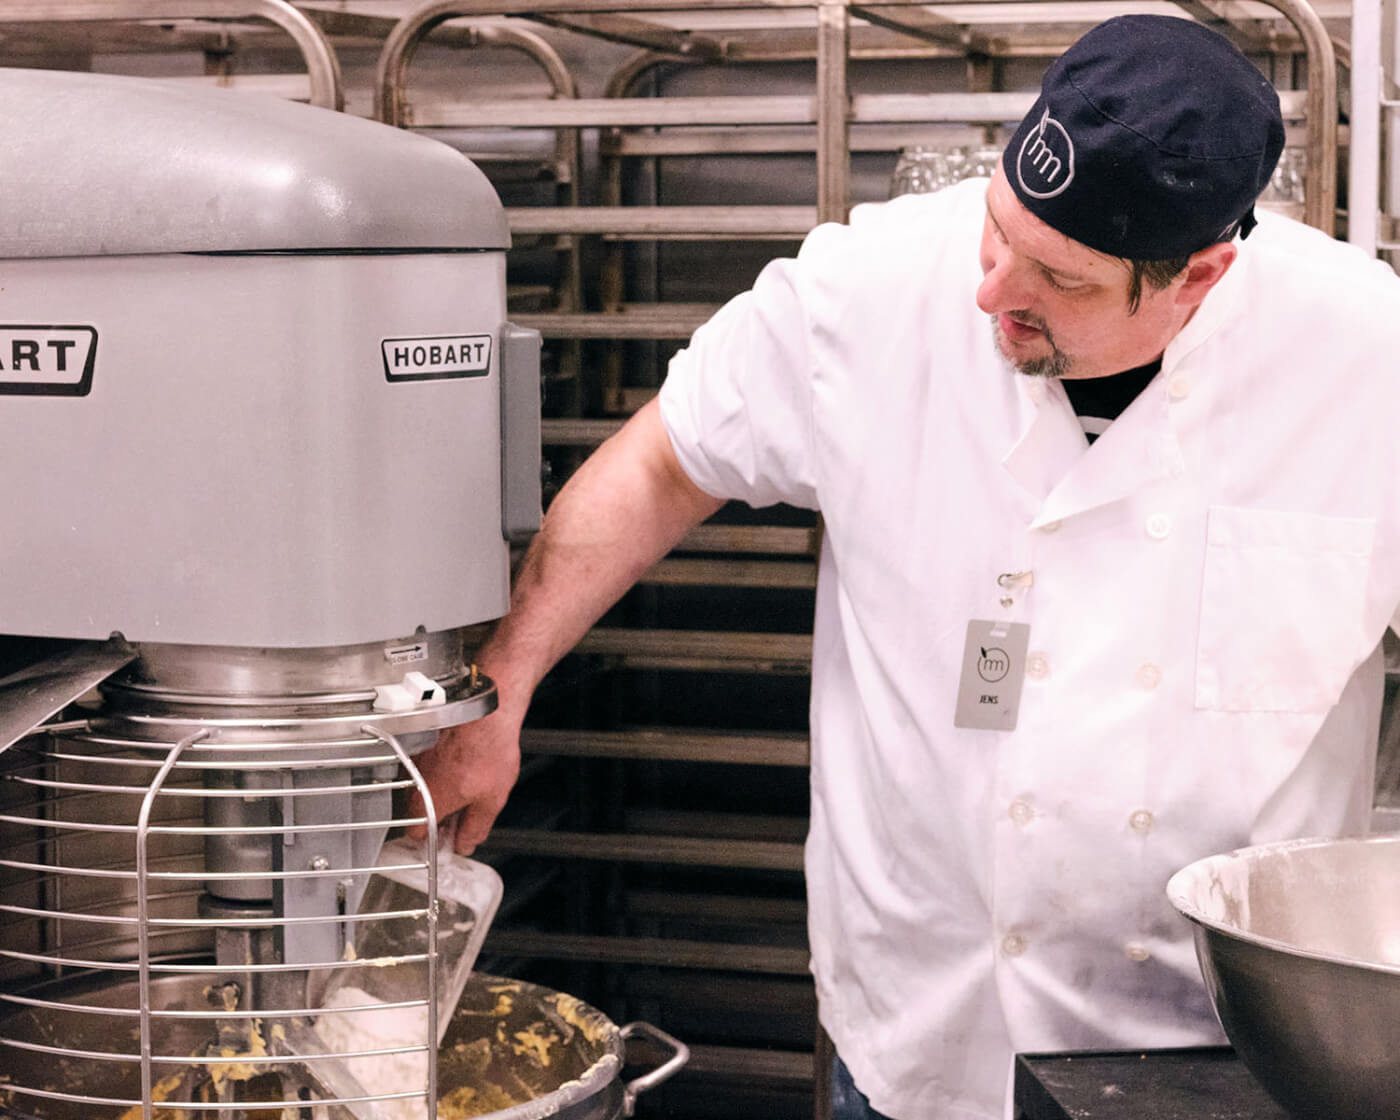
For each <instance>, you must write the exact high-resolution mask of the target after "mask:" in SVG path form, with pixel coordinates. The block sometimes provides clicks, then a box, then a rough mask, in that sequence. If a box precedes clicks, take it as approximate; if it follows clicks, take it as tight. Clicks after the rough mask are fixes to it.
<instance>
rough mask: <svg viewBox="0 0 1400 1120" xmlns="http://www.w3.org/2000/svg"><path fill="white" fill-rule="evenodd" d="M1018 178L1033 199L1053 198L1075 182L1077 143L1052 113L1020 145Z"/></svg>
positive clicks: (1043, 116)
mask: <svg viewBox="0 0 1400 1120" xmlns="http://www.w3.org/2000/svg"><path fill="white" fill-rule="evenodd" d="M1016 177H1017V178H1018V179H1020V180H1021V189H1022V190H1024V191H1025V192H1026V193H1027V194H1028V195H1030V196H1031V197H1032V198H1054V197H1055V196H1056V195H1057V194H1059V193H1060V192H1061V191H1063V190H1064V189H1065V188H1066V187H1068V186H1069V185H1070V183H1072V182H1073V181H1074V142H1073V141H1072V140H1070V138H1069V133H1068V132H1066V131H1065V130H1064V126H1063V125H1061V124H1060V122H1059V121H1057V120H1055V119H1054V118H1053V117H1051V116H1050V110H1049V109H1046V110H1045V112H1044V113H1042V114H1041V117H1040V123H1039V124H1037V125H1036V126H1035V128H1034V129H1033V130H1032V131H1031V132H1030V133H1029V134H1027V136H1026V138H1025V139H1024V140H1023V141H1022V142H1021V151H1020V152H1019V153H1018V154H1017V157H1016Z"/></svg>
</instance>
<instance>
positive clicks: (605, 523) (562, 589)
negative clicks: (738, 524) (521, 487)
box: [478, 402, 721, 715]
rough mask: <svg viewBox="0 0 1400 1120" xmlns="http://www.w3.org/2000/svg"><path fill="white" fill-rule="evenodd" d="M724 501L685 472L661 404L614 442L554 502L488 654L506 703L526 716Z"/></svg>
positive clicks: (486, 662) (484, 655)
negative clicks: (542, 690) (600, 628)
mask: <svg viewBox="0 0 1400 1120" xmlns="http://www.w3.org/2000/svg"><path fill="white" fill-rule="evenodd" d="M720 504H721V503H720V501H719V500H717V499H715V498H712V497H710V496H709V495H707V494H705V493H704V492H703V491H701V490H699V489H698V488H697V487H695V485H694V484H693V483H691V482H690V480H689V479H688V478H687V477H686V476H685V475H684V473H683V472H682V471H681V468H680V465H679V463H677V462H676V459H675V456H674V454H673V453H672V451H671V447H670V443H669V441H668V439H667V437H666V433H665V430H664V429H663V427H662V425H661V419H660V413H659V410H658V408H657V405H656V403H655V402H653V403H651V404H649V405H648V406H647V407H646V408H644V409H643V410H642V411H641V412H639V413H638V414H637V416H635V417H634V418H633V419H632V420H631V421H630V422H629V423H628V424H627V425H626V426H625V427H624V428H623V430H622V431H621V432H619V433H618V434H617V435H615V436H613V437H612V438H611V439H610V440H608V441H607V442H606V443H604V444H603V445H602V447H600V448H599V449H598V451H597V452H596V453H595V454H594V455H593V456H591V457H590V458H589V459H588V460H587V461H586V462H585V463H584V464H583V466H582V467H580V468H579V470H578V471H577V472H576V473H575V474H574V476H573V477H572V478H571V479H570V480H569V482H568V484H567V485H566V486H565V487H564V489H563V490H562V491H561V492H560V493H559V495H558V496H557V497H556V498H555V500H554V502H553V503H552V504H551V505H550V508H549V512H548V514H547V516H546V517H545V521H544V526H543V528H542V530H541V532H540V533H539V535H538V536H537V537H536V538H535V540H534V542H533V543H532V544H531V546H530V549H529V551H528V552H527V554H526V557H525V560H524V562H523V564H522V565H521V569H520V571H519V573H518V574H517V576H516V580H515V588H514V591H513V592H512V595H511V609H510V613H509V614H508V615H507V616H506V618H505V619H503V620H502V621H501V623H500V625H499V626H498V627H497V630H496V632H495V634H494V635H493V637H492V638H491V640H490V641H489V642H488V643H487V644H486V645H485V646H484V647H483V648H482V650H481V651H480V653H479V655H478V661H479V663H480V665H481V667H482V668H483V669H484V670H485V671H486V672H487V673H488V674H489V675H491V676H493V677H495V678H496V681H497V684H498V685H499V686H500V693H501V700H502V704H503V705H505V704H509V705H511V706H512V707H515V708H516V710H517V713H518V714H520V715H523V708H524V705H525V703H527V702H528V699H529V696H530V694H531V693H532V692H533V691H534V688H535V686H536V685H537V684H538V683H539V681H540V679H541V678H542V677H543V676H544V674H545V673H546V672H548V671H549V669H550V667H551V666H553V665H554V663H555V662H556V661H558V660H559V658H561V657H562V656H563V655H564V654H565V653H567V652H568V651H569V649H571V648H572V647H573V646H574V645H575V644H576V643H577V642H578V640H579V639H580V638H581V637H583V635H584V634H585V633H586V632H587V630H588V628H589V627H590V626H592V625H593V623H594V622H596V621H597V619H598V618H599V616H600V615H602V614H603V612H604V611H606V610H607V609H608V608H609V607H610V606H611V605H612V604H613V603H614V602H616V601H617V599H618V598H620V597H621V595H622V594H623V593H624V592H625V591H626V590H627V589H628V588H629V587H631V586H632V584H633V583H635V582H636V581H637V579H638V578H640V577H641V576H642V575H643V574H644V573H645V572H646V571H647V569H648V568H650V567H651V565H652V564H654V563H655V562H656V561H657V560H658V559H660V558H661V557H662V556H664V555H665V554H666V553H667V552H669V551H670V549H671V548H672V547H673V546H674V545H675V544H676V542H677V541H679V540H680V538H681V537H682V536H684V535H685V533H686V531H687V530H688V529H690V528H691V527H692V526H693V525H695V524H697V523H699V522H700V521H703V520H704V519H705V518H707V517H709V516H710V514H712V513H713V512H714V511H715V510H716V509H718V508H719V506H720Z"/></svg>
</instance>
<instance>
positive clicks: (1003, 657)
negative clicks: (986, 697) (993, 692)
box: [977, 646, 1011, 684]
mask: <svg viewBox="0 0 1400 1120" xmlns="http://www.w3.org/2000/svg"><path fill="white" fill-rule="evenodd" d="M977 652H978V653H980V654H981V655H982V656H981V657H979V658H978V659H977V675H978V676H979V677H981V678H982V679H983V680H984V681H986V682H987V683H988V684H996V682H997V681H999V680H1002V679H1004V678H1005V677H1006V674H1007V673H1009V672H1010V671H1011V658H1010V657H1009V656H1008V655H1007V652H1006V650H1004V649H1002V648H1001V647H1000V646H992V647H990V648H988V647H987V646H981V647H979V649H978V651H977Z"/></svg>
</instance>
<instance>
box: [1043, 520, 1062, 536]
mask: <svg viewBox="0 0 1400 1120" xmlns="http://www.w3.org/2000/svg"><path fill="white" fill-rule="evenodd" d="M1059 528H1060V523H1059V522H1058V521H1047V522H1046V523H1045V524H1044V525H1042V526H1041V527H1040V531H1041V532H1042V533H1055V532H1058V531H1059Z"/></svg>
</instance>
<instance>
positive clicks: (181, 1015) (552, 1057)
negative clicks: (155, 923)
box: [0, 972, 688, 1120]
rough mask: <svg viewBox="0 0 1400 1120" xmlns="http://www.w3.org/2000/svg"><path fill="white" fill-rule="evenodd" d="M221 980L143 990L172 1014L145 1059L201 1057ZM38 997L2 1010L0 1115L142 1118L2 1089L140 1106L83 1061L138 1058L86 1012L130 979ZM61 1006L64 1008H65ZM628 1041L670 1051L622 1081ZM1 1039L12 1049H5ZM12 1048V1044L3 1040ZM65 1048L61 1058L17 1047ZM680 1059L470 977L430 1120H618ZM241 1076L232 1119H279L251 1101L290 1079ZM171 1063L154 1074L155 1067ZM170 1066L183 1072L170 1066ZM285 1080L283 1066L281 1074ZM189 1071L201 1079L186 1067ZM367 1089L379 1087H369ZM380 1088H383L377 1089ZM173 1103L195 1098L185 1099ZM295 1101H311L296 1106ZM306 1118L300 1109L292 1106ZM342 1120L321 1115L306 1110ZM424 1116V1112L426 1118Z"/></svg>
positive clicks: (520, 991)
mask: <svg viewBox="0 0 1400 1120" xmlns="http://www.w3.org/2000/svg"><path fill="white" fill-rule="evenodd" d="M219 982H220V977H219V976H218V975H217V974H214V973H192V974H186V975H182V976H167V977H163V978H161V979H158V980H156V981H155V982H154V983H152V985H151V1004H152V1008H153V1010H158V1011H163V1012H166V1013H168V1017H163V1018H161V1019H157V1020H156V1021H155V1027H156V1034H155V1037H154V1038H153V1050H154V1051H155V1052H158V1053H165V1054H191V1055H194V1054H202V1053H209V1052H211V1051H210V1050H209V1047H210V1046H211V1044H214V1043H216V1040H217V1039H218V1037H219V1036H218V1024H217V1020H214V1019H209V1018H200V1017H199V1016H200V1015H201V1014H204V1015H207V1013H208V1012H207V1008H208V1006H209V1000H208V995H207V993H208V992H209V990H210V986H211V984H215V985H216V984H218V983H219ZM31 994H40V995H42V997H43V999H44V1003H43V1005H42V1006H38V1007H35V1008H31V1009H22V1010H19V1011H17V1012H15V1013H13V1014H8V1015H6V1014H0V1117H7V1118H8V1117H14V1118H18V1120H31V1118H32V1120H140V1116H141V1108H140V1106H139V1105H137V1106H135V1107H134V1109H133V1108H132V1107H130V1106H129V1105H127V1106H123V1105H118V1104H115V1103H114V1104H110V1105H102V1104H91V1103H78V1102H75V1101H72V1100H61V1099H54V1098H48V1097H43V1096H36V1095H33V1094H29V1093H18V1092H11V1091H7V1090H6V1085H7V1084H8V1085H21V1084H22V1085H29V1086H32V1087H39V1088H41V1089H46V1090H55V1091H58V1092H61V1093H63V1094H64V1095H65V1096H69V1097H81V1096H88V1097H94V1098H108V1099H111V1098H117V1099H124V1100H127V1101H130V1100H132V1099H133V1098H134V1099H136V1100H139V1099H140V1096H141V1082H140V1072H139V1067H138V1066H137V1064H136V1063H134V1062H119V1061H110V1060H107V1061H102V1060H93V1059H92V1058H90V1057H87V1058H85V1057H84V1056H83V1055H84V1054H85V1053H88V1054H92V1053H97V1054H120V1053H133V1052H135V1053H139V1049H140V1047H139V1043H138V1038H137V1026H136V1023H135V1022H134V1021H131V1020H129V1019H128V1020H127V1021H126V1025H123V1024H122V1023H120V1022H117V1023H116V1024H115V1025H114V1022H113V1020H112V1018H111V1017H110V1016H103V1015H94V1014H86V1013H84V1010H83V1009H84V1008H129V1007H132V1006H136V1005H137V988H136V985H135V984H120V985H115V986H111V985H108V986H104V987H99V988H93V989H91V990H83V989H82V987H81V985H76V986H75V985H57V986H54V987H51V988H49V989H47V990H45V991H43V992H42V993H31ZM65 1008H71V1010H65ZM634 1034H641V1035H645V1036H647V1037H648V1038H649V1039H651V1040H652V1041H655V1042H659V1043H661V1044H662V1045H664V1046H669V1047H670V1048H671V1049H672V1051H673V1056H672V1058H671V1060H670V1061H668V1062H667V1063H666V1064H665V1065H664V1066H662V1067H660V1068H658V1069H656V1070H653V1071H652V1072H651V1073H649V1074H646V1075H644V1076H643V1077H639V1078H636V1079H635V1080H633V1081H630V1082H626V1083H624V1082H623V1081H621V1079H620V1074H621V1071H622V1064H623V1060H624V1048H625V1042H626V1040H627V1038H628V1037H631V1036H632V1035H634ZM5 1040H9V1041H10V1043H11V1044H9V1045H6V1044H4V1041H5ZM13 1043H18V1044H19V1045H18V1046H16V1045H13ZM30 1046H44V1047H57V1048H61V1049H62V1050H63V1051H64V1053H63V1054H62V1055H61V1056H55V1055H54V1054H53V1053H52V1052H45V1051H40V1050H36V1049H26V1047H30ZM687 1056H688V1052H687V1051H686V1048H685V1047H684V1046H683V1045H681V1044H680V1043H677V1042H676V1041H675V1040H674V1039H671V1038H670V1036H668V1035H665V1034H664V1033H662V1032H660V1031H658V1030H656V1028H655V1027H651V1026H649V1025H648V1024H645V1023H631V1024H628V1025H627V1026H625V1027H618V1026H617V1025H616V1024H614V1023H613V1021H612V1020H611V1019H609V1018H608V1017H607V1016H605V1015H604V1014H603V1013H602V1012H601V1011H598V1010H597V1009H596V1008H593V1007H590V1006H589V1005H588V1004H586V1003H583V1002H582V1001H580V1000H577V999H575V998H574V997H572V996H569V995H566V994H564V993H562V992H557V991H554V990H553V989H550V988H545V987H541V986H540V985H537V984H530V983H527V982H525V981H522V980H511V979H504V978H501V977H496V976H489V975H487V974H485V973H479V972H478V973H473V974H472V976H471V977H470V978H469V979H468V981H467V985H466V988H465V990H464V992H463V995H462V998H461V1000H460V1001H459V1003H458V1005H457V1010H456V1012H455V1014H454V1015H453V1017H452V1021H451V1024H450V1026H449V1027H448V1030H447V1034H446V1035H445V1036H444V1038H443V1044H442V1046H441V1048H440V1049H439V1051H438V1101H439V1104H438V1115H439V1120H443V1118H451V1120H459V1118H462V1117H469V1116H490V1117H491V1118H492V1120H543V1118H546V1117H548V1118H551V1120H616V1118H618V1117H622V1116H627V1115H631V1109H632V1102H633V1098H634V1097H635V1096H636V1094H637V1093H639V1092H642V1091H645V1090H646V1089H648V1088H651V1087H652V1086H653V1085H656V1084H658V1083H659V1082H660V1081H662V1080H664V1079H665V1078H666V1077H669V1076H670V1075H671V1074H672V1073H674V1072H675V1071H676V1070H677V1069H679V1068H680V1066H681V1065H683V1064H684V1062H685V1059H686V1057H687ZM251 1064H252V1069H251V1070H250V1071H249V1072H247V1073H244V1074H242V1075H240V1077H239V1079H238V1085H237V1086H236V1088H237V1094H236V1099H237V1100H239V1101H242V1102H244V1104H243V1107H242V1109H241V1110H240V1111H239V1112H238V1114H239V1115H244V1116H247V1117H249V1118H250V1120H263V1118H268V1120H272V1118H275V1117H280V1116H281V1115H282V1110H281V1109H275V1110H274V1109H270V1108H267V1107H262V1108H259V1107H258V1102H259V1101H275V1100H282V1099H296V1097H297V1090H298V1086H297V1084H296V1083H295V1078H294V1074H293V1073H291V1072H282V1073H278V1072H275V1071H276V1070H277V1069H278V1068H279V1067H276V1066H273V1065H271V1064H269V1065H267V1066H266V1067H263V1066H260V1065H259V1064H258V1063H256V1062H255V1061H254V1062H253V1063H251ZM171 1068H172V1067H171V1066H168V1065H167V1066H163V1067H162V1072H168V1071H169V1070H170V1069H171ZM174 1068H176V1069H177V1070H178V1069H179V1067H174ZM280 1068H282V1069H283V1070H284V1071H285V1070H286V1068H287V1067H280ZM196 1072H198V1071H196ZM369 1088H370V1091H371V1092H374V1091H376V1090H375V1089H374V1088H373V1087H369ZM378 1091H380V1092H383V1091H385V1090H384V1089H383V1088H382V1087H380V1088H379V1089H378ZM183 1099H186V1100H189V1099H195V1100H198V1099H200V1098H199V1097H197V1096H195V1097H188V1096H187V1097H184V1098H183ZM303 1099H308V1100H309V1099H314V1098H313V1097H304V1098H303ZM297 1111H303V1110H300V1109H299V1110H297ZM313 1111H314V1113H315V1115H317V1116H318V1117H319V1116H323V1115H324V1114H325V1113H326V1112H327V1111H330V1113H331V1115H332V1116H334V1115H336V1114H341V1115H347V1114H346V1113H345V1111H344V1110H342V1109H338V1108H334V1109H330V1110H327V1109H324V1108H318V1109H314V1110H309V1109H308V1110H305V1114H307V1115H310V1114H312V1112H313ZM424 1111H426V1110H424ZM234 1114H235V1113H233V1112H218V1113H215V1112H212V1111H195V1110H189V1109H181V1108H179V1107H178V1105H176V1104H174V1103H173V1102H172V1103H167V1104H165V1105H164V1107H158V1108H156V1109H155V1110H154V1115H155V1117H156V1118H157V1120H198V1118H200V1117H206V1116H215V1115H220V1116H228V1115H234Z"/></svg>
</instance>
